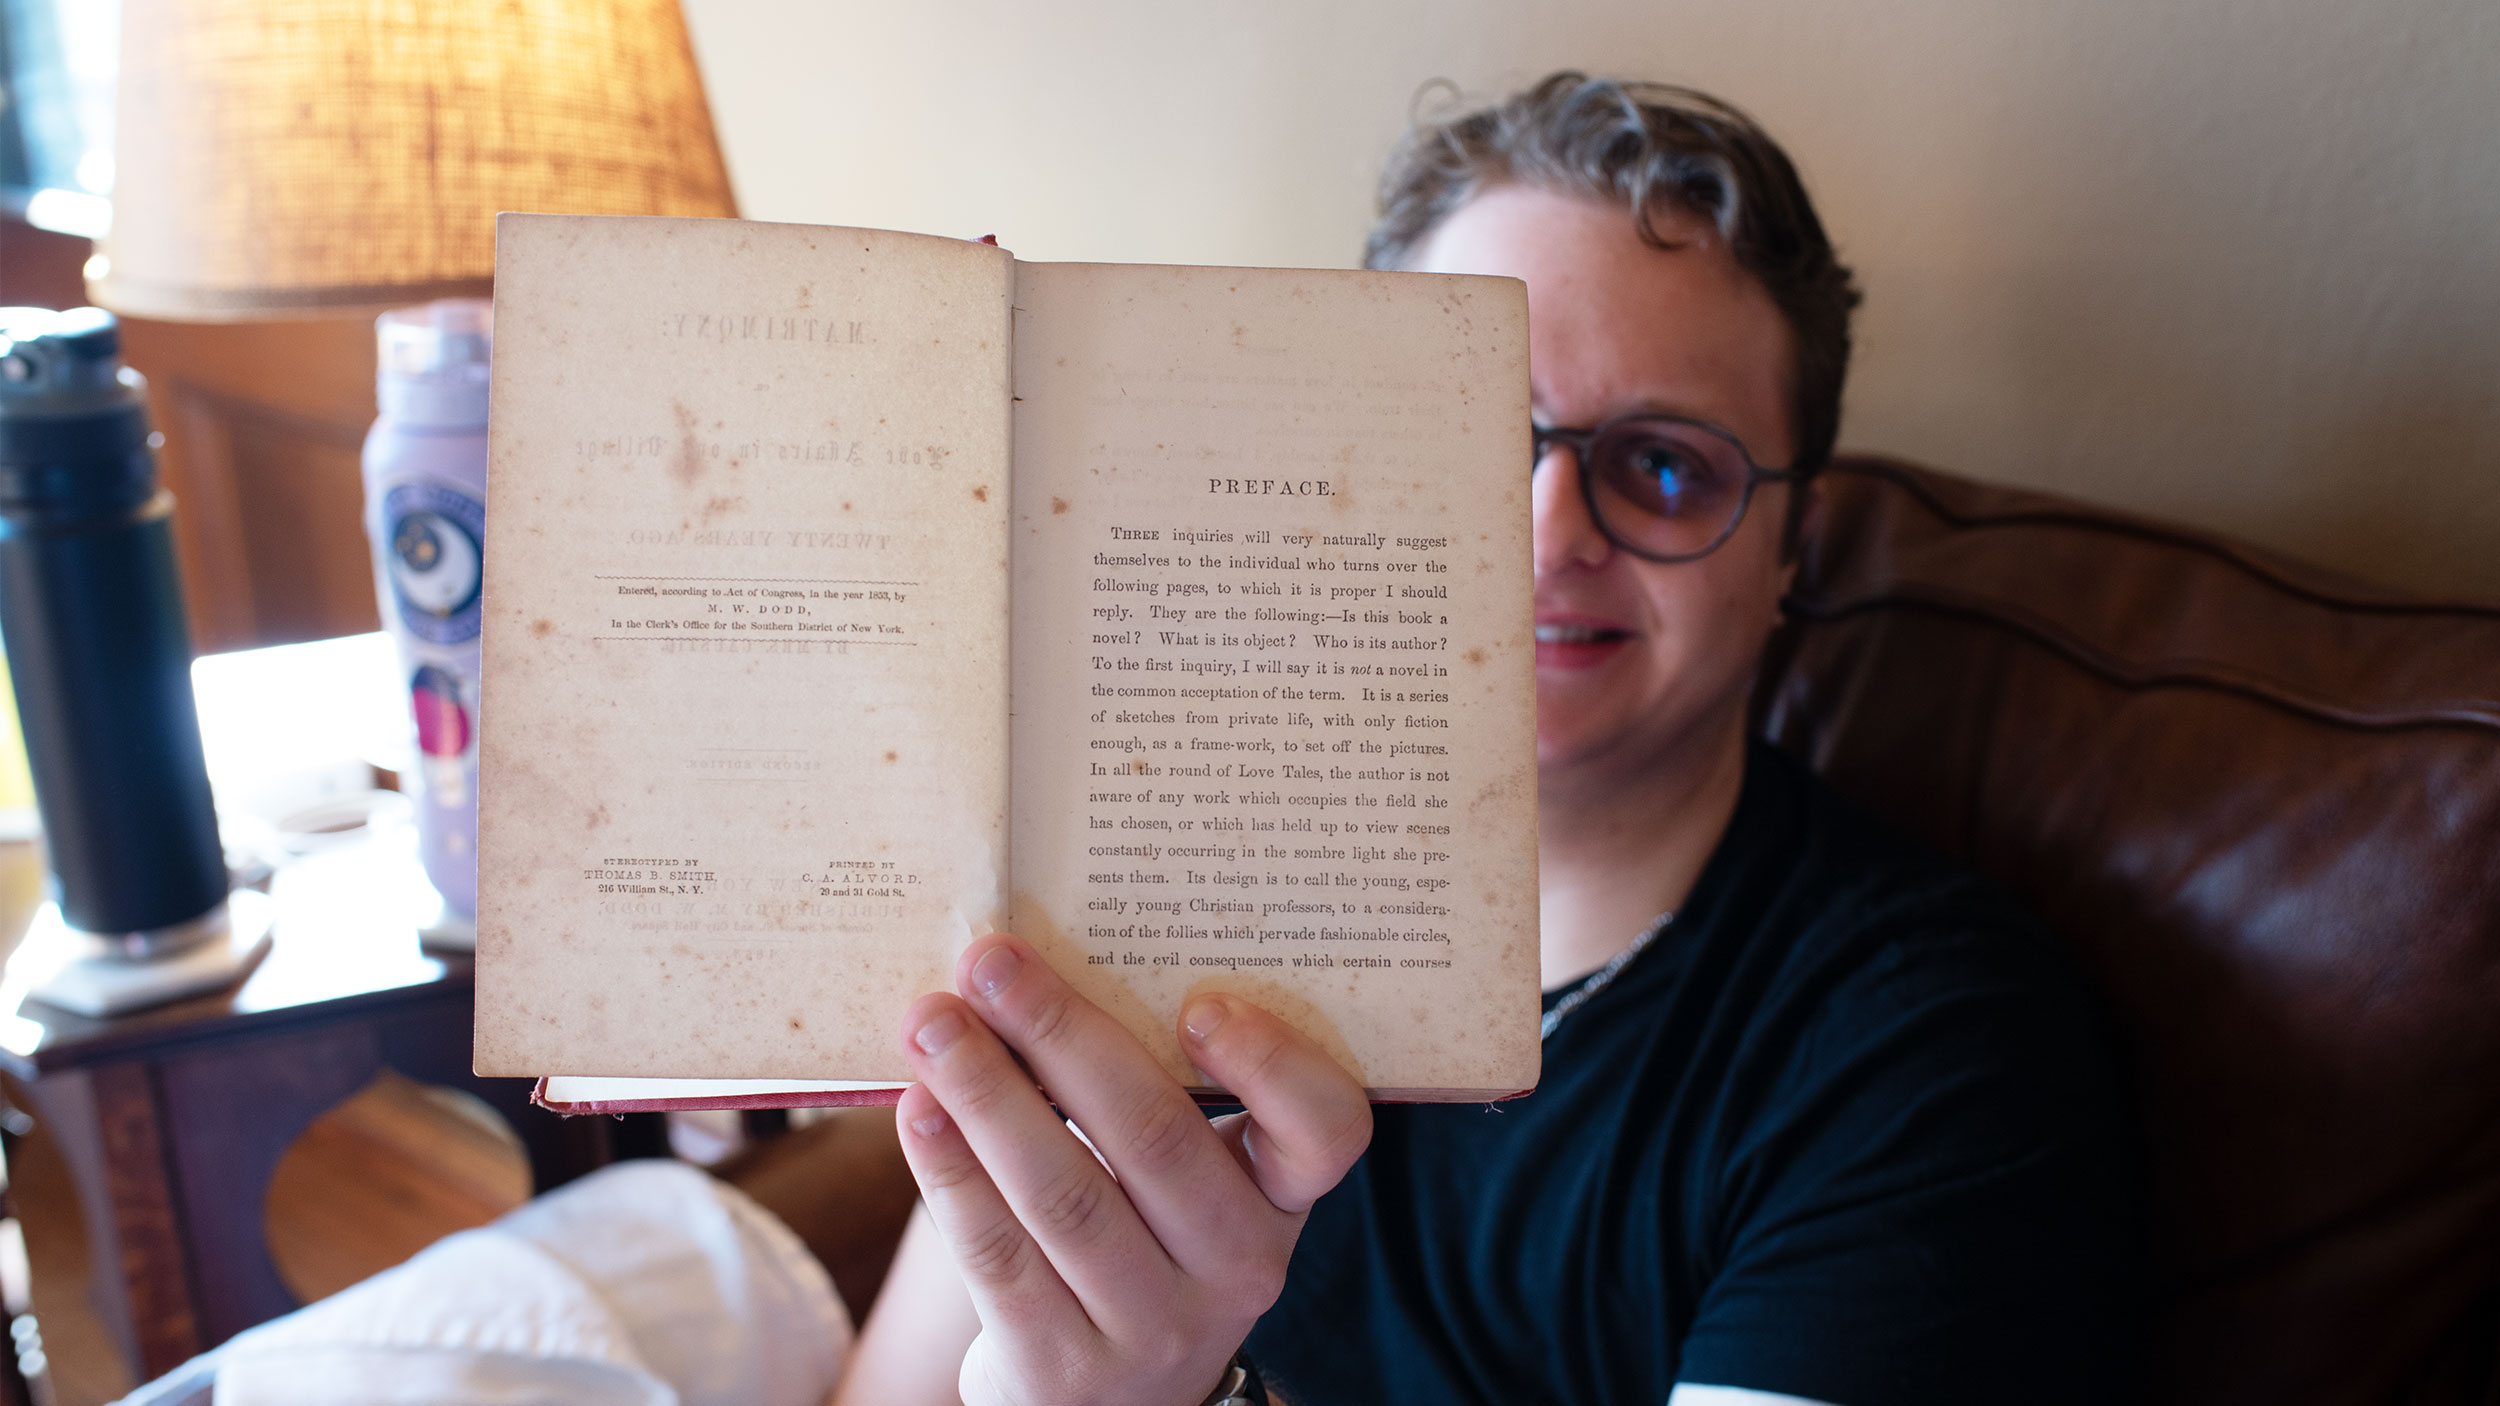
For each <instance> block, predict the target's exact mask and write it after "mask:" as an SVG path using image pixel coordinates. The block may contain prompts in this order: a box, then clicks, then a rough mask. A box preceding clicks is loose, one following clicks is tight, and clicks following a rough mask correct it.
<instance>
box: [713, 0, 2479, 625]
mask: <svg viewBox="0 0 2500 1406" xmlns="http://www.w3.org/2000/svg"><path fill="white" fill-rule="evenodd" d="M686 8H687V11H688V14H689V17H690V19H691V20H692V23H693V29H694V34H695V39H696V43H697V46H698V48H699V49H700V51H701V54H702V58H703V63H704V69H705V73H706V76H707V78H708V80H709V82H710V85H711V96H712V104H713V109H714V111H715V113H716V114H717V116H718V120H719V123H720V128H721V133H722V138H723V141H724V143H725V145H726V147H727V149H728V155H729V163H730V168H731V172H732V175H733V177H734V179H735V180H736V182H737V186H738V192H739V196H740V199H741V201H742V203H743V205H744V208H745V210H746V212H747V213H748V214H749V215H752V216H755V217H758V218H763V219H780V220H809V221H822V222H828V223H845V224H862V225H883V226H891V227H897V228H904V229H920V230H933V231H939V232H944V233H952V234H964V235H978V234H984V233H990V232H995V233H997V234H998V235H999V236H1000V239H1001V241H1002V242H1004V243H1006V244H1007V245H1008V246H1009V247H1011V248H1013V249H1015V250H1016V251H1017V252H1018V253H1019V254H1022V255H1024V256H1025V257H1028V258H1039V259H1119V260H1157V261H1171V262H1199V263H1265V264H1314V265H1341V264H1345V263H1348V262H1350V261H1351V260H1352V259H1353V258H1354V257H1355V256H1356V252H1357V250H1358V248H1359V245H1360V243H1361V238H1362V234H1363V231H1364V228H1365V226H1366V223H1367V220H1368V216H1369V212H1370V198H1371V179H1372V173H1373V171H1374V168H1375V167H1376V165H1377V163H1378V161H1379V159H1380V157H1381V155H1382V153H1383V152H1385V151H1386V150H1387V148H1388V146H1389V144H1390V143H1391V141H1393V140H1394V139H1395V137H1396V136H1397V134H1398V132H1399V131H1400V130H1401V128H1402V127H1403V124H1404V120H1405V114H1406V111H1407V104H1408V101H1409V98H1410V96H1411V95H1412V94H1413V93H1414V91H1415V90H1416V87H1417V85H1418V84H1419V83H1421V82H1422V81H1423V80H1424V79H1427V78H1431V77H1434V76H1446V77H1449V78H1453V79H1455V80H1457V81H1458V82H1459V83H1461V84H1462V85H1464V86H1465V87H1466V88H1467V89H1468V90H1469V91H1471V92H1477V93H1486V92H1499V91H1506V90H1508V89H1509V88H1511V87H1514V86H1517V85H1519V84H1521V83H1523V82H1525V81H1527V80H1529V79H1532V78H1534V77H1536V76H1538V75H1539V74H1541V73H1543V72H1545V71H1546V70H1548V69H1550V68H1554V67H1558V66H1562V65H1566V64H1569V65H1579V66H1584V67H1589V68H1593V69H1597V70H1601V71H1606V72H1614V73H1625V74H1634V75H1639V76H1648V77H1658V78H1667V79H1673V80H1677V81H1682V82H1688V83H1693V84H1696V85H1699V86H1703V87H1707V88H1710V89H1713V90H1716V91H1718V92H1721V93H1723V94H1725V95H1726V96H1729V97H1731V98H1733V99H1735V100H1736V101H1737V102H1739V103H1741V104H1743V105H1745V106H1747V107H1749V108H1751V109H1752V110H1753V111H1754V112H1755V114H1756V115H1757V116H1759V117H1760V118H1761V119H1762V120H1763V121H1764V122H1765V124H1766V125H1768V126H1769V127H1770V128H1771V129H1772V130H1773V131H1774V132H1775V133H1777V134H1778V135H1779V136H1780V137H1781V139H1782V140H1783V141H1784V142H1785V143H1786V144H1787V145H1788V146H1789V148H1790V149H1791V151H1792V152H1793V153H1794V154H1795V155H1796V156H1797V158H1798V161H1799V164H1800V165H1801V167H1802V168H1803V169H1804V171H1805V173H1806V177H1807V180H1808V183H1809V184H1810V185H1811V186H1812V188H1813V189H1814V191H1815V193H1816V197H1817V200H1818V202H1819V203H1820V204H1821V206H1822V209H1823V212H1824V217H1825V220H1826V222H1827V223H1828V224H1829V226H1830V227H1831V229H1832V231H1833V235H1834V237H1835V238H1836V239H1837V240H1838V242H1839V243H1840V246H1841V250H1842V254H1843V256H1844V257H1846V258H1848V259H1849V260H1850V261H1852V262H1853V263H1854V264H1856V266H1857V268H1858V271H1859V275H1860V278H1861V280H1862V282H1863V283H1864V284H1865V286H1866V288H1867V290H1868V299H1867V305H1866V309H1865V311H1864V313H1863V315H1862V320H1861V323H1860V331H1861V336H1860V348H1861V350H1860V359H1859V362H1858V370H1857V373H1856V376H1855V379H1854V381H1853V384H1852V389H1851V393H1850V398H1849V408H1848V417H1847V420H1846V422H1845V423H1844V425H1843V429H1842V441H1843V443H1844V444H1847V445H1851V446H1855V447H1859V448H1866V449H1880V450H1887V451H1891V452H1895V453H1900V454H1906V455H1910V456H1912V457H1915V458H1919V459H1922V460H1926V461H1929V462H1932V463H1935V464H1938V465H1941V466H1945V467H1949V468H1954V469H1958V470H1961V471H1964V472H1968V473H1972V474H1976V475H1979V476H1982V477H1988V478H1995V479H2001V480H2005V481H2008V482H2016V483H2027V484H2036V485H2047V486H2055V487H2059V488H2062V489H2066V490H2068V491H2072V492H2074V493H2078V494H2081V495H2084V496H2086V497H2090V498H2094V499H2098V500H2101V501H2104V502H2110V503H2116V504H2121V505H2125V506H2130V507H2134V508H2137V509H2140V510H2143V511H2147V512H2152V513H2158V514H2162V515H2166V516H2172V517H2177V518H2182V519H2186V520H2190V521H2194V522H2199V523H2204V524H2209V525H2212V526H2217V527H2221V528H2224V529H2226V530H2229V531H2233V532H2237V533H2240V534H2242V535H2244V536H2246V537H2249V538H2252V539H2255V540H2257V541H2260V542H2263V543H2267V544H2270V545H2273V546H2276V547H2280V548H2283V549H2286V550H2289V551H2292V552H2296V553H2298V554H2301V555H2304V556H2307V557H2310V558H2312V559H2315V560H2318V561H2321V562H2324V563H2327V564H2329V565H2333V566H2337V567H2341V568H2343V569H2345V570H2348V571H2351V572H2354V573H2357V574H2360V575H2363V576H2368V577H2373V578H2377V579H2381V580H2386V581H2391V582H2396V583H2400V584H2406V585H2412V586H2416V587H2420V588H2424V589H2428V590H2433V591H2441V592H2453V593H2468V592H2470V593H2475V594H2480V595H2483V596H2490V597H2500V4H2496V3H2494V0H2372V3H2366V4H2365V3H2358V2H2357V0H2058V2H2057V3H2025V0H1887V3H1881V4H1877V3H1869V2H1868V0H1714V3H1707V4H1704V3H1698V0H1654V2H1653V3H1617V4H1597V3H1577V4H1545V5H1527V4H1502V3H1495V0H1469V2H1468V3H1441V4H1434V3H1426V0H1396V2H1395V3H1386V2H1385V0H1384V3H1369V4H1366V3H1359V0H1350V2H1349V3H1342V4H1330V3H1325V0H1274V3H1267V4H1259V5H1252V4H1231V5H1220V4H1186V3H1166V4H1152V3H1143V2H1142V0H1138V2H1137V3H1128V2H1126V0H1123V2H1122V3H1082V0H1063V2H1062V3H1023V4H1016V3H1005V0H950V3H900V2H899V0H898V2H897V3H877V4H848V3H844V4H835V3H824V2H823V0H687V6H686Z"/></svg>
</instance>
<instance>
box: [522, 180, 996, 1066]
mask: <svg viewBox="0 0 2500 1406" xmlns="http://www.w3.org/2000/svg"><path fill="white" fill-rule="evenodd" d="M497 257H498V263H497V277H496V292H497V302H496V329H495V330H496V348H495V364H494V416H493V427H492V441H493V460H492V469H491V477H490V484H489V488H490V497H489V501H488V505H487V551H486V586H485V590H486V606H485V643H484V652H485V665H484V681H483V687H482V703H483V708H482V718H481V751H480V762H479V766H480V777H479V816H478V832H479V839H478V844H479V855H478V859H479V865H478V893H479V899H478V952H477V962H478V970H477V984H478V996H477V1045H476V1061H477V1069H478V1072H480V1073H482V1074H524V1075H534V1074H558V1075H601V1076H666V1077H685V1078H733V1079H734V1078H778V1079H816V1078H825V1079H866V1080H880V1079H906V1078H908V1077H909V1074H908V1072H907V1071H906V1070H905V1068H904V1067H903V1065H902V1062H901V1060H900V1059H899V1058H898V1057H897V1056H896V1055H895V1053H894V1042H895V1040H896V1038H897V1028H898V1025H899V1022H900V1020H901V1016H902V1009H903V1007H904V1005H905V1004H906V1003H908V1002H909V1001H910V999H911V998H912V997H913V996H915V995H917V994H919V993H920V992H922V991H927V990H934V989H939V988H941V987H943V986H945V985H946V984H947V975H948V968H949V963H950V961H951V960H952V956H953V954H954V953H955V952H956V951H957V950H959V949H960V947H961V944H962V943H964V942H965V941H968V940H969V939H970V938H971V937H972V936H973V935H974V934H975V933H977V932H980V931H986V930H988V929H989V928H991V927H993V926H995V925H996V924H997V923H998V921H999V920H1000V918H1001V916H1002V915H1003V902H1002V893H1003V887H1002V880H1003V876H1004V874H1005V872H1006V840H1007V827H1006V799H1007V773H1006V743H1007V737H1006V731H1007V707H1006V684H1007V650H1006V639H1005V620H1006V609H1007V607H1006V597H1007V577H1006V564H1005V557H1006V545H1007V542H1006V539H1007V518H1006V512H1007V504H1008V489H1007V466H1008V437H1009V431H1008V426H1009V408H1008V407H1009V396H1010V392H1009V389H1008V370H1009V352H1008V346H1009V335H1010V326H1009V317H1008V294H1009V288H1010V284H1011V279H1012V268H1013V265H1012V262H1011V261H1010V259H1009V258H1008V257H1007V256H1006V255H1005V254H1003V253H1001V252H1000V251H998V250H996V249H993V248H988V247H985V246H980V245H974V244H966V243H961V242H957V241H953V240H944V239H933V238H928V237H925V236H918V235H908V234H893V233H887V232H881V231H866V230H846V229H826V228H817V227H811V226H799V225H770V224H755V223H746V222H739V221H727V220H673V219H617V218H596V217H565V216H519V215H506V216H504V217H503V220H502V223H501V227H500V237H499V246H498V254H497Z"/></svg>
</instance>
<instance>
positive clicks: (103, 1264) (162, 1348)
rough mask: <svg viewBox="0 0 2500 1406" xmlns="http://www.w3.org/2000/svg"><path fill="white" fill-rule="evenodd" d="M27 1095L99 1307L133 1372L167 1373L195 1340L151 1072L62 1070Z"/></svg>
mask: <svg viewBox="0 0 2500 1406" xmlns="http://www.w3.org/2000/svg"><path fill="white" fill-rule="evenodd" d="M28 1092H29V1094H30V1096H31V1097H32V1098H33V1100H34V1102H35V1105H36V1114H37V1116H38V1117H39V1118H41V1119H43V1120H44V1121H45V1122H46V1123H47V1124H49V1125H50V1127H51V1129H52V1132H53V1135H54V1136H55V1137H56V1138H57V1139H58V1141H59V1144H60V1148H61V1154H62V1158H63V1160H64V1161H66V1162H67V1163H68V1164H69V1170H70V1176H71V1178H72V1180H74V1181H75V1182H76V1183H77V1186H78V1200H79V1206H80V1209H81V1211H82V1213H83V1214H84V1216H85V1219H86V1223H87V1236H88V1240H89V1242H90V1243H91V1244H92V1245H93V1246H94V1255H95V1274H94V1279H93V1285H92V1292H93V1295H94V1298H95V1306H96V1310H97V1312H98V1314H99V1315H100V1316H101V1317H102V1318H103V1319H104V1324H105V1327H106V1329H107V1330H108V1331H109V1332H111V1333H112V1335H113V1338H114V1340H115V1341H116V1342H117V1343H118V1344H120V1346H121V1350H122V1357H123V1359H124V1360H125V1361H126V1362H128V1363H129V1364H130V1368H131V1373H132V1375H133V1376H135V1377H137V1378H139V1379H140V1380H142V1381H144V1380H147V1379H148V1378H151V1377H155V1376H159V1375H161V1374H163V1373H165V1372H168V1371H171V1370H172V1369H173V1368H175V1367H178V1366H180V1365H181V1364H182V1363H183V1362H185V1361H186V1360H188V1359H189V1358H190V1357H191V1356H192V1355H194V1354H195V1353H197V1352H198V1351H199V1350H200V1345H201V1344H200V1326H199V1310H198V1300H197V1297H196V1293H195V1290H194V1287H193V1285H192V1282H191V1281H192V1275H191V1265H190V1263H189V1261H188V1258H187V1256H186V1254H185V1251H184V1244H185V1242H184V1239H183V1234H182V1221H181V1215H180V1212H179V1210H178V1209H177V1207H176V1205H175V1198H174V1188H173V1182H172V1178H171V1176H170V1174H169V1171H168V1168H167V1164H166V1159H165V1123H164V1105H163V1102H162V1099H161V1097H160V1093H159V1090H158V1089H157V1086H156V1076H155V1072H154V1071H153V1070H152V1069H150V1068H149V1067H148V1066H146V1065H143V1064H108V1065H102V1066H99V1067H97V1068H94V1069H85V1070H69V1071H64V1072H62V1073H58V1074H53V1075H49V1076H47V1077H45V1078H43V1079H40V1080H37V1081H36V1082H35V1083H34V1084H33V1085H32V1086H31V1087H30V1088H29V1090H28Z"/></svg>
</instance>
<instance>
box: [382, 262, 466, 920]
mask: <svg viewBox="0 0 2500 1406" xmlns="http://www.w3.org/2000/svg"><path fill="white" fill-rule="evenodd" d="M374 328H375V334H376V336H377V337H378V338H379V340H380V352H381V356H380V363H379V368H378V374H377V376H376V378H375V379H376V387H375V389H376V392H377V394H378V397H379V399H380V401H381V409H382V416H381V418H380V419H378V420H376V421H374V422H373V432H372V433H371V434H368V435H367V436H365V531H366V532H367V533H369V534H371V536H372V538H373V574H374V593H375V595H376V597H377V598H378V600H379V602H380V604H381V608H382V623H383V625H384V626H385V627H386V628H388V629H389V630H390V632H391V634H392V636H393V637H394V638H395V639H397V640H398V641H399V657H400V663H401V669H402V677H403V678H405V679H406V681H407V686H408V695H409V703H410V705H411V706H412V707H413V708H414V710H415V712H416V720H417V767H416V776H415V781H416V786H415V788H414V789H415V796H414V800H415V802H416V812H417V836H418V841H419V843H420V845H421V846H422V847H423V850H424V854H425V872H426V876H427V877H428V878H430V879H432V880H433V881H434V887H435V889H436V890H437V891H439V892H440V893H441V894H442V896H443V904H444V907H445V908H446V909H448V910H449V912H450V913H451V914H456V915H457V916H458V917H460V918H462V919H468V918H472V917H474V916H475V914H476V912H477V635H478V616H479V601H478V587H479V584H480V582H481V581H482V580H483V566H484V547H485V542H486V378H487V359H488V357H489V355H490V353H491V351H492V348H493V343H494V306H493V304H491V303H488V302H487V301H486V300H484V299H482V298H446V299H444V300H442V301H440V302H433V303H428V304H426V305H424V306H423V307H413V308H398V309H395V310H393V311H391V312H386V313H384V314H382V316H381V317H380V318H379V319H378V320H377V321H376V322H375V324H374Z"/></svg>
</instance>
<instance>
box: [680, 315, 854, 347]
mask: <svg viewBox="0 0 2500 1406" xmlns="http://www.w3.org/2000/svg"><path fill="white" fill-rule="evenodd" d="M660 335H661V336H663V337H686V338H691V339H693V340H695V341H699V342H816V343H820V344H822V343H840V344H846V345H847V344H850V343H865V342H866V341H867V340H868V324H867V323H865V322H853V321H850V320H848V319H846V318H839V317H802V316H799V315H797V314H795V313H760V312H759V313H743V312H723V313H714V312H664V313H661V314H660Z"/></svg>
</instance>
